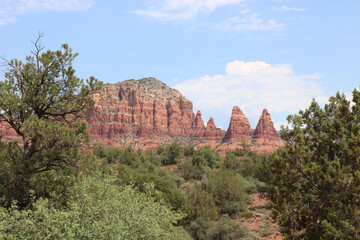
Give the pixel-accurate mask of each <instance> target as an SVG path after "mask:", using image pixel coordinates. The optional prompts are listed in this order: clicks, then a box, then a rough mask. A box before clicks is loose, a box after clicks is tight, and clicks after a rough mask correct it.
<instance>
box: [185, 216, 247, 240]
mask: <svg viewBox="0 0 360 240" xmlns="http://www.w3.org/2000/svg"><path fill="white" fill-rule="evenodd" d="M187 230H188V232H189V233H190V234H191V236H192V237H193V238H194V239H195V240H235V239H253V238H248V237H250V236H249V233H248V232H247V229H246V228H245V227H243V226H242V225H241V223H239V222H237V221H236V220H233V219H231V218H230V217H229V216H228V215H222V216H221V217H220V219H219V220H218V221H216V222H215V223H213V222H211V221H209V220H208V219H204V218H197V219H196V220H194V221H192V222H191V224H190V225H189V226H188V227H187Z"/></svg>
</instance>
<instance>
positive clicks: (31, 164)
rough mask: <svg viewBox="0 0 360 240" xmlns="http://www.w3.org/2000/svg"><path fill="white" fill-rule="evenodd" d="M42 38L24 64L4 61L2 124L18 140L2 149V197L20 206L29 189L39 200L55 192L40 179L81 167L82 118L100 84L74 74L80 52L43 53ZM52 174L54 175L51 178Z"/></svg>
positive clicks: (64, 49) (65, 48) (0, 85)
mask: <svg viewBox="0 0 360 240" xmlns="http://www.w3.org/2000/svg"><path fill="white" fill-rule="evenodd" d="M42 37H43V35H42V34H39V35H38V37H37V38H36V40H35V41H34V42H33V44H34V50H33V51H32V52H31V55H29V56H27V57H26V58H25V61H24V62H23V61H21V60H18V59H12V60H6V59H3V61H4V67H5V79H4V80H3V81H1V82H0V122H1V124H2V125H3V126H6V127H9V128H11V129H13V130H14V132H16V134H17V135H18V137H19V138H18V139H20V140H14V141H10V142H8V141H6V142H4V141H3V142H2V143H1V145H0V151H1V153H0V193H1V195H2V196H3V197H4V198H5V201H7V202H9V201H11V200H14V199H15V200H18V201H19V204H20V205H21V204H22V205H26V203H27V202H28V201H29V196H30V190H34V191H35V194H36V195H37V196H42V195H48V194H49V191H52V190H50V189H47V190H44V188H42V189H40V188H39V183H41V179H44V178H46V179H48V180H50V179H54V180H56V179H59V177H60V176H61V175H62V174H65V175H66V171H68V170H69V167H71V168H72V167H74V166H76V165H77V163H78V161H79V159H80V158H81V155H80V154H79V147H80V145H81V143H83V142H84V141H86V140H87V132H86V125H85V123H82V122H81V120H82V119H83V118H84V116H85V115H84V114H85V111H86V107H87V106H90V105H91V104H92V99H91V98H90V94H91V92H93V91H95V90H97V89H98V88H99V87H100V86H101V82H99V81H98V80H97V79H95V78H94V77H90V78H89V79H87V80H86V82H84V81H83V80H82V79H79V78H78V77H76V76H75V70H74V69H73V67H72V64H73V61H74V59H75V58H76V56H77V55H78V54H77V53H73V52H72V49H71V48H69V47H68V45H67V44H63V45H62V46H61V48H60V49H59V50H55V51H51V50H47V51H44V47H43V46H42V44H41V40H42ZM50 171H56V172H57V173H56V176H51V177H50V176H49V174H50ZM34 178H37V179H36V181H35V179H34ZM50 185H51V184H50V183H49V184H48V186H49V187H50ZM50 188H51V187H50Z"/></svg>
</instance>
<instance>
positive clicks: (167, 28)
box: [0, 0, 360, 129]
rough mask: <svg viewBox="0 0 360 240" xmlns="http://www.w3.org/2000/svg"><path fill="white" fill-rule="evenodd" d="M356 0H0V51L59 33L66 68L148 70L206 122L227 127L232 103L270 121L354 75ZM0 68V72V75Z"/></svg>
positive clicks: (6, 53) (13, 51)
mask: <svg viewBox="0 0 360 240" xmlns="http://www.w3.org/2000/svg"><path fill="white" fill-rule="evenodd" d="M359 9H360V1H357V0H348V1H325V0H317V1H314V0H148V1H145V0H121V1H110V0H103V1H100V0H62V1H56V0H0V56H3V57H5V58H7V59H11V58H18V59H23V58H24V57H25V56H26V55H28V54H29V53H30V51H31V50H32V44H31V40H33V39H34V36H35V35H36V34H37V33H38V32H39V31H41V32H43V33H44V34H45V37H44V39H43V44H44V46H45V47H46V48H49V49H54V50H55V49H58V48H59V46H60V45H61V44H62V43H68V44H69V45H70V47H72V48H73V50H74V51H76V52H78V53H79V54H80V55H79V57H78V58H77V60H76V61H75V69H76V70H77V74H78V76H79V77H81V78H87V77H88V76H90V75H93V76H95V77H97V78H98V79H100V80H101V81H103V82H105V83H115V82H119V81H123V80H126V79H139V78H143V77H155V78H157V79H159V80H161V81H163V82H165V83H166V84H168V85H169V86H171V87H175V88H176V89H178V90H180V91H181V92H182V93H183V94H184V95H185V97H187V98H188V99H190V100H192V101H193V103H194V111H195V112H196V111H197V110H201V112H202V114H203V119H204V121H205V122H206V121H207V120H208V118H209V117H210V116H212V117H213V118H214V120H215V124H216V125H217V126H220V127H222V128H224V129H227V126H228V122H229V118H230V114H231V109H232V107H233V106H234V105H238V106H240V108H241V109H242V110H243V112H244V113H245V115H246V116H247V117H248V118H249V121H250V124H251V127H252V128H255V127H256V123H257V121H258V119H259V117H260V115H261V113H262V109H263V108H267V109H268V110H269V112H270V114H271V116H272V119H273V121H274V123H275V125H276V126H277V127H278V126H280V124H281V123H284V122H286V116H287V115H288V114H293V113H296V112H298V110H299V109H301V108H305V107H307V106H308V105H309V104H310V101H311V99H312V98H316V99H317V100H318V101H319V102H321V103H324V102H326V99H327V98H328V97H329V96H331V95H333V94H334V93H335V92H336V91H340V92H344V93H347V94H350V93H351V91H352V90H353V89H354V88H355V87H359V85H360V67H359V63H360V44H359V43H360V31H359V29H360V16H359V14H358V10H359ZM2 78H3V77H0V79H2Z"/></svg>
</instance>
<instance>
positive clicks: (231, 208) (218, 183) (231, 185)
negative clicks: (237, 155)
mask: <svg viewBox="0 0 360 240" xmlns="http://www.w3.org/2000/svg"><path fill="white" fill-rule="evenodd" d="M206 188H207V190H208V191H209V192H210V193H212V194H213V196H214V199H215V203H216V205H217V206H218V207H219V208H220V213H227V214H230V215H231V214H235V213H237V212H240V211H243V210H244V209H245V208H246V204H247V203H249V202H250V199H249V197H248V195H247V193H246V192H245V188H244V186H243V185H242V183H241V181H240V180H239V179H238V178H237V177H236V176H235V174H234V172H232V171H229V170H221V171H219V172H217V173H215V174H214V175H212V176H211V177H210V178H209V180H208V182H207V184H206Z"/></svg>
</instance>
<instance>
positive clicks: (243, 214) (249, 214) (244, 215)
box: [240, 212, 254, 219]
mask: <svg viewBox="0 0 360 240" xmlns="http://www.w3.org/2000/svg"><path fill="white" fill-rule="evenodd" d="M253 216H254V213H253V212H243V213H241V214H240V217H242V218H245V219H249V218H252V217H253Z"/></svg>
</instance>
